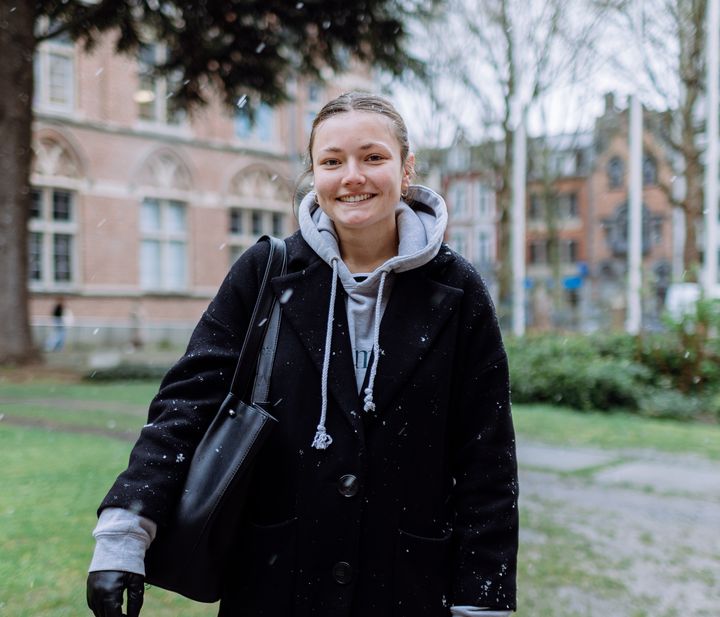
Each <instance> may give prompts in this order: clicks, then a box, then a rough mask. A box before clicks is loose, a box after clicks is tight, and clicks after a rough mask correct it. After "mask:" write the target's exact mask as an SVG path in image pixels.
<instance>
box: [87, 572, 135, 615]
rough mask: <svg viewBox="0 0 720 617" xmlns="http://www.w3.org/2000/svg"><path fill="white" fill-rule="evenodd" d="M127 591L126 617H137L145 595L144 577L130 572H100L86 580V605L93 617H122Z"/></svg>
mask: <svg viewBox="0 0 720 617" xmlns="http://www.w3.org/2000/svg"><path fill="white" fill-rule="evenodd" d="M126 589H127V617H139V615H140V608H141V607H142V604H143V594H144V593H145V577H144V576H142V575H141V574H133V573H132V572H119V571H117V570H100V571H98V572H90V574H88V579H87V603H88V606H89V607H90V610H91V611H92V612H93V614H94V615H95V617H123V616H124V613H123V612H122V607H123V595H124V592H125V590H126Z"/></svg>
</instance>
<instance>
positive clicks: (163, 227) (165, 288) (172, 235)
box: [138, 195, 190, 293]
mask: <svg viewBox="0 0 720 617" xmlns="http://www.w3.org/2000/svg"><path fill="white" fill-rule="evenodd" d="M147 201H155V202H157V203H158V206H159V212H160V226H159V227H158V228H157V229H144V228H143V221H142V208H143V207H144V205H145V203H146V202H147ZM172 205H181V206H182V207H183V216H184V223H185V224H184V229H183V230H173V229H170V228H169V225H168V220H169V214H168V213H169V211H170V208H171V206H172ZM189 213H190V212H189V207H188V204H187V202H185V201H182V200H180V199H167V198H163V197H156V196H154V195H146V196H145V197H144V198H143V200H142V201H141V202H140V217H139V228H140V256H139V257H140V259H139V262H138V265H139V272H138V276H139V283H140V288H141V289H142V290H143V291H145V292H150V293H153V292H158V293H182V292H186V291H187V290H188V289H189V286H190V281H189V275H190V267H189V266H190V257H189V249H190V242H189V240H190V234H189V229H188V228H189V224H188V221H189ZM146 241H148V242H157V243H158V244H159V246H160V263H159V267H160V275H159V281H158V282H157V284H155V283H148V282H146V280H145V278H146V277H145V275H144V274H143V255H142V251H143V243H144V242H146ZM177 243H182V245H183V247H184V260H185V261H184V263H183V269H182V272H183V277H182V279H183V280H182V281H179V282H177V283H176V282H175V281H173V280H172V277H171V276H170V272H172V269H173V264H172V261H171V260H172V251H171V249H170V246H171V245H172V244H177Z"/></svg>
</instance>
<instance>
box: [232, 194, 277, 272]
mask: <svg viewBox="0 0 720 617" xmlns="http://www.w3.org/2000/svg"><path fill="white" fill-rule="evenodd" d="M227 212H228V218H227V221H228V240H227V246H228V247H229V248H230V257H229V259H230V264H231V265H232V264H233V263H234V262H235V260H236V259H237V258H238V257H239V256H240V255H241V254H242V252H243V251H245V250H246V249H247V248H248V247H250V246H252V245H253V244H255V243H256V242H257V240H258V238H259V237H260V236H262V235H264V234H272V235H274V236H279V237H283V236H284V235H285V234H286V231H287V222H288V216H287V214H286V213H285V212H280V211H278V210H270V209H268V208H263V207H261V206H252V205H249V204H238V203H231V204H229V205H228V207H227ZM234 212H235V213H237V214H238V215H239V217H240V226H241V228H240V231H239V232H233V230H232V228H231V221H232V215H233V213H234ZM255 214H258V215H259V216H260V229H259V231H256V230H255V229H254V227H253V222H254V221H253V217H254V215H255ZM275 217H280V228H279V230H276V229H275V221H274V219H275Z"/></svg>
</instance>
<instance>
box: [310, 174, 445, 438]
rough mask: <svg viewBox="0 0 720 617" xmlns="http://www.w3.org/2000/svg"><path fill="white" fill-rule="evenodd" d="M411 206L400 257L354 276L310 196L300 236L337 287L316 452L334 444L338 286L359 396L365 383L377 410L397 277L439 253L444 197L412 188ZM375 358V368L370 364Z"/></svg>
mask: <svg viewBox="0 0 720 617" xmlns="http://www.w3.org/2000/svg"><path fill="white" fill-rule="evenodd" d="M410 194H411V195H412V201H411V204H412V205H408V204H407V203H405V201H400V202H398V204H397V206H396V207H395V217H396V221H397V228H398V239H399V245H398V254H397V255H396V256H394V257H392V258H390V259H388V260H387V261H386V262H385V263H384V264H382V265H381V266H379V267H378V268H376V269H375V270H374V271H373V272H367V273H351V272H350V270H348V268H347V266H346V265H345V262H343V260H342V258H341V256H340V248H339V246H338V236H337V233H336V231H335V226H334V225H333V222H332V221H331V220H330V218H329V217H328V216H327V215H326V214H325V213H324V212H323V211H322V210H321V209H320V207H319V206H318V204H317V201H316V200H315V193H314V192H310V193H308V194H307V195H306V196H305V198H304V199H303V200H302V202H301V204H300V209H299V213H298V216H299V219H300V232H301V233H302V236H303V238H304V239H305V241H306V242H307V243H308V244H309V245H310V248H312V249H313V250H314V251H315V252H316V253H317V254H318V255H319V256H320V257H321V258H322V259H323V260H324V261H325V262H326V263H327V264H328V265H329V266H330V267H332V268H333V285H332V292H331V298H330V308H329V313H328V325H327V333H328V334H327V338H326V344H325V350H326V356H325V362H324V364H323V375H322V380H323V383H322V397H323V401H322V411H321V417H320V422H319V424H318V432H317V434H316V436H315V440H314V441H313V447H316V448H319V449H324V448H326V447H328V446H329V445H330V443H331V442H332V438H331V437H330V436H329V435H327V434H326V432H325V416H326V413H327V375H328V371H329V361H330V355H329V353H327V352H328V351H329V349H330V343H331V339H330V337H331V336H332V327H331V325H332V322H333V319H334V315H333V310H334V306H335V294H336V285H337V281H338V280H339V281H340V284H341V285H342V286H343V289H344V290H345V292H346V294H347V297H346V303H345V310H346V312H347V320H348V327H349V333H350V344H351V347H352V353H353V359H354V362H355V379H356V381H357V386H358V392H359V391H360V390H361V388H362V384H363V383H364V382H365V380H366V373H367V369H368V368H370V375H369V376H367V387H366V388H365V407H364V408H365V411H371V410H374V409H375V404H374V402H373V387H374V383H375V375H376V373H377V366H378V363H379V361H380V357H381V356H382V350H381V349H380V347H379V344H378V341H379V335H380V322H381V320H382V315H383V312H384V310H385V307H386V306H387V301H388V298H389V296H390V292H391V290H392V285H393V280H394V275H395V274H396V273H399V272H406V271H408V270H412V269H414V268H419V267H420V266H423V265H425V264H426V263H428V262H429V261H430V260H432V259H433V258H434V257H435V255H437V253H438V251H439V250H440V245H441V244H442V240H443V236H444V235H445V228H446V226H447V208H446V207H445V202H444V201H443V199H442V197H440V196H439V195H438V194H437V193H435V192H434V191H432V190H430V189H429V188H426V187H424V186H413V187H411V188H410ZM371 358H372V364H369V362H370V360H371Z"/></svg>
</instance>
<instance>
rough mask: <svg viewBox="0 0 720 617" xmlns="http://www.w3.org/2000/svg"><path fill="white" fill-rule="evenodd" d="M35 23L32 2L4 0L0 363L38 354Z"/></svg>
mask: <svg viewBox="0 0 720 617" xmlns="http://www.w3.org/2000/svg"><path fill="white" fill-rule="evenodd" d="M34 23H35V3H34V2H5V1H3V2H0V58H2V59H3V60H2V62H0V84H2V85H3V87H2V91H3V96H1V97H0V135H2V139H0V178H1V180H0V264H2V267H0V363H22V362H27V361H29V360H32V359H34V358H35V357H37V351H36V350H35V349H34V348H33V344H32V338H31V335H30V323H29V317H28V289H27V269H28V255H27V223H28V214H29V211H30V186H29V178H30V165H31V159H32V150H31V132H32V100H33V55H34V52H35V36H34V32H33V27H34Z"/></svg>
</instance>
